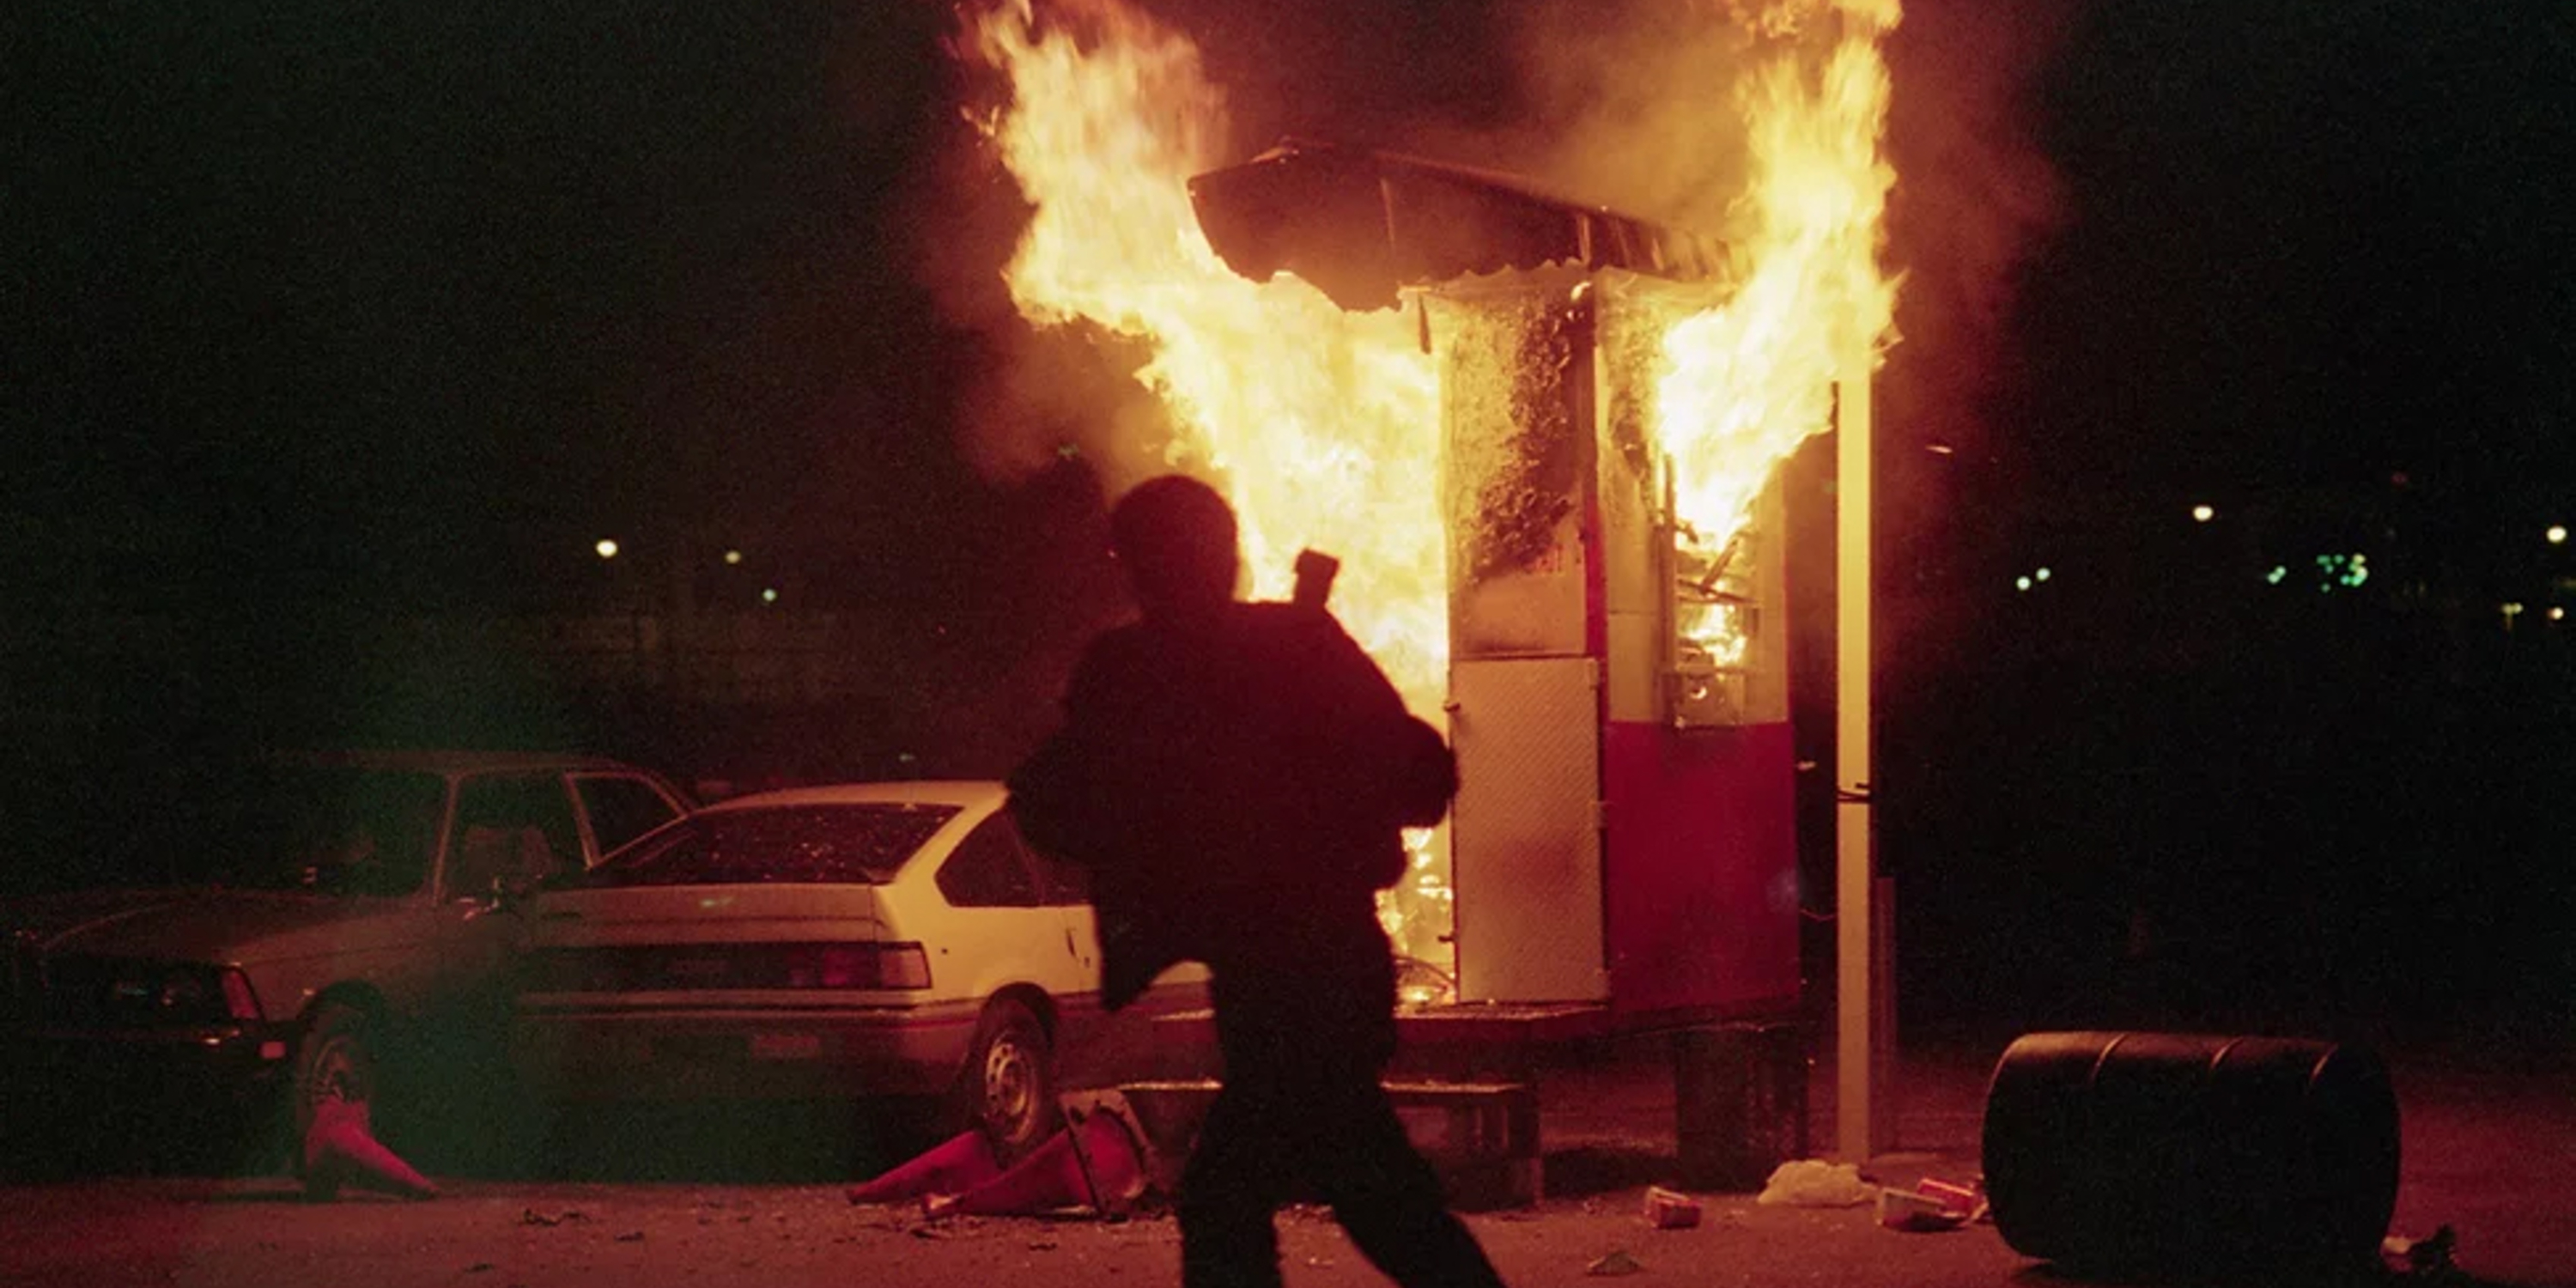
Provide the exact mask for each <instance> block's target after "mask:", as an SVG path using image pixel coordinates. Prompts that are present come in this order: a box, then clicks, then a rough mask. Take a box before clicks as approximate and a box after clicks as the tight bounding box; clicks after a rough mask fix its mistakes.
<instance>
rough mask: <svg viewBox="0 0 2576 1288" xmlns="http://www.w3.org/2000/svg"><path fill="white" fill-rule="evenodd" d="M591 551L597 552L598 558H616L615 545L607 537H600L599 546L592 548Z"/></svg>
mask: <svg viewBox="0 0 2576 1288" xmlns="http://www.w3.org/2000/svg"><path fill="white" fill-rule="evenodd" d="M591 549H593V550H596V551H598V552H599V557H600V558H602V559H614V558H616V557H617V543H616V542H615V541H613V540H611V539H609V538H607V537H601V538H600V539H599V544H598V545H595V546H592V547H591Z"/></svg>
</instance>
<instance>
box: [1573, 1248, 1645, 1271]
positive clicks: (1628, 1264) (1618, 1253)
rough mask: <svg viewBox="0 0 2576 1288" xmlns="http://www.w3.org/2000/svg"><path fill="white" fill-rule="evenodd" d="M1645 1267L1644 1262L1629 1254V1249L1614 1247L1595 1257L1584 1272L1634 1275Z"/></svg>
mask: <svg viewBox="0 0 2576 1288" xmlns="http://www.w3.org/2000/svg"><path fill="white" fill-rule="evenodd" d="M1645 1268H1646V1267H1645V1265H1644V1264H1643V1263H1641V1262H1639V1261H1638V1260H1637V1259H1636V1258H1635V1257H1632V1256H1629V1255H1628V1251H1627V1249H1625V1248H1612V1249H1611V1250H1610V1251H1608V1252H1605V1253H1603V1254H1601V1255H1600V1256H1598V1257H1595V1258H1593V1259H1592V1263H1591V1264H1590V1265H1587V1266H1585V1267H1584V1268H1583V1273H1585V1274H1587V1275H1633V1274H1636V1273H1638V1272H1640V1271H1642V1270H1644V1269H1645Z"/></svg>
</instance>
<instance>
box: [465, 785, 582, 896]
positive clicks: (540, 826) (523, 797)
mask: <svg viewBox="0 0 2576 1288" xmlns="http://www.w3.org/2000/svg"><path fill="white" fill-rule="evenodd" d="M455 827H456V831H455V834H454V835H453V836H452V837H451V838H450V841H449V848H448V856H447V874H446V880H445V882H444V888H443V889H442V890H441V891H440V897H442V898H446V899H470V898H474V897H477V896H480V895H484V894H488V893H490V892H491V891H492V888H493V883H494V882H496V881H498V882H501V883H503V884H504V885H505V886H506V887H509V888H519V887H524V886H527V885H531V884H534V883H535V882H537V881H541V880H544V879H545V878H547V877H550V876H553V875H554V874H555V873H557V872H562V871H566V870H568V869H572V868H578V867H579V866H580V865H581V832H580V829H579V828H578V826H577V825H576V824H575V823H574V821H573V814H572V797H571V795H570V794H569V793H568V792H566V790H565V788H564V782H563V779H561V778H559V777H557V776H556V775H553V774H486V775H480V776H477V777H474V778H469V779H466V780H465V783H464V785H463V786H462V787H460V788H458V789H457V793H456V824H455Z"/></svg>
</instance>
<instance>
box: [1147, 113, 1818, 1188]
mask: <svg viewBox="0 0 2576 1288" xmlns="http://www.w3.org/2000/svg"><path fill="white" fill-rule="evenodd" d="M1190 195H1191V199H1192V204H1193V207H1194V209H1195V211H1196V213H1197V215H1198V219H1199V223H1200V225H1201V227H1202V229H1203V230H1204V231H1205V233H1206V235H1207V238H1208V241H1209V243H1210V245H1211V247H1212V248H1213V249H1214V250H1215V251H1216V253H1217V254H1218V255H1219V256H1220V257H1222V258H1223V259H1224V260H1225V262H1226V263H1227V265H1228V266H1230V267H1231V268H1233V269H1234V270H1235V271H1236V272H1238V273H1241V274H1242V275H1244V276H1246V277H1248V278H1252V279H1254V280H1256V281H1259V280H1267V279H1268V278H1270V277H1271V276H1272V275H1273V274H1276V273H1279V272H1283V271H1285V272H1291V273H1294V274H1295V275H1296V276H1298V277H1300V278H1303V279H1305V280H1306V281H1307V282H1309V283H1311V284H1313V285H1314V286H1316V287H1317V288H1319V289H1321V290H1322V291H1323V292H1324V293H1325V294H1327V295H1328V296H1330V297H1331V298H1332V299H1333V300H1334V301H1335V302H1336V303H1337V304H1340V305H1341V306H1343V307H1344V308H1349V309H1373V308H1383V307H1386V306H1389V305H1395V306H1399V307H1409V308H1410V309H1411V310H1412V311H1413V312H1414V314H1415V323H1416V328H1417V332H1418V339H1419V344H1420V346H1421V348H1422V349H1423V351H1424V352H1426V353H1429V354H1430V355H1432V363H1433V367H1434V370H1435V372H1436V376H1437V384H1438V398H1437V406H1438V408H1439V412H1438V415H1439V424H1438V425H1437V427H1436V429H1437V432H1438V434H1439V438H1440V459H1441V462H1442V464H1441V482H1440V490H1441V493H1442V498H1441V514H1442V520H1443V523H1444V527H1445V529H1446V533H1447V547H1448V548H1447V556H1448V558H1447V567H1448V644H1449V652H1448V657H1449V662H1448V676H1447V681H1448V699H1447V702H1446V704H1445V712H1446V714H1447V716H1448V721H1449V728H1450V734H1451V738H1452V741H1453V742H1454V744H1455V745H1456V747H1457V751H1458V756H1459V761H1460V770H1461V779H1462V782H1463V786H1462V789H1461V792H1460V795H1459V797H1458V799H1457V802H1456V805H1455V809H1454V811H1453V814H1452V818H1451V822H1450V824H1449V825H1448V827H1447V829H1446V837H1445V843H1446V845H1447V846H1448V857H1449V871H1450V875H1449V883H1448V885H1449V894H1450V897H1451V899H1452V900H1453V901H1454V902H1453V905H1452V908H1451V912H1452V920H1451V927H1450V933H1449V935H1448V936H1447V944H1448V947H1449V948H1450V949H1451V950H1452V952H1453V954H1454V967H1455V979H1456V994H1455V999H1454V1001H1452V1002H1449V1003H1446V1004H1440V1005H1429V1006H1414V1007H1409V1008H1407V1011H1406V1013H1405V1014H1404V1015H1403V1016H1402V1017H1401V1021H1400V1022H1401V1023H1402V1024H1403V1026H1404V1029H1405V1038H1406V1043H1407V1046H1408V1048H1411V1049H1413V1050H1416V1051H1431V1052H1441V1051H1446V1052H1450V1053H1453V1054H1454V1053H1457V1052H1460V1051H1466V1052H1470V1053H1473V1054H1472V1055H1471V1057H1470V1063H1471V1064H1473V1065H1475V1066H1477V1067H1482V1068H1487V1069H1491V1068H1493V1067H1494V1066H1495V1065H1496V1064H1497V1063H1501V1064H1504V1065H1506V1066H1508V1064H1509V1063H1510V1055H1511V1053H1515V1052H1517V1053H1521V1054H1523V1055H1525V1054H1526V1052H1528V1051H1529V1050H1530V1049H1531V1048H1532V1047H1534V1046H1536V1045H1539V1044H1543V1043H1546V1042H1551V1041H1564V1040H1573V1039H1580V1038H1589V1037H1601V1036H1608V1035H1612V1034H1618V1033H1630V1032H1642V1031H1654V1030H1671V1031H1673V1032H1675V1033H1676V1034H1677V1035H1679V1037H1678V1038H1677V1040H1676V1043H1675V1056H1676V1064H1675V1071H1676V1078H1677V1090H1678V1091H1679V1093H1680V1098H1681V1100H1682V1102H1683V1103H1682V1106H1681V1115H1680V1118H1681V1122H1680V1125H1681V1127H1682V1135H1683V1137H1684V1139H1683V1142H1682V1143H1683V1152H1684V1163H1685V1168H1686V1170H1689V1171H1692V1172H1694V1173H1696V1174H1697V1175H1699V1176H1700V1177H1702V1178H1703V1179H1705V1180H1708V1181H1710V1182H1712V1183H1724V1182H1736V1181H1742V1180H1744V1179H1745V1178H1744V1176H1743V1175H1742V1174H1743V1172H1744V1170H1745V1169H1746V1168H1748V1167H1751V1168H1757V1169H1759V1170H1767V1168H1768V1166H1769V1164H1770V1163H1771V1162H1776V1161H1779V1158H1780V1157H1781V1156H1783V1155H1785V1154H1787V1153H1789V1152H1790V1151H1793V1150H1802V1149H1803V1148H1804V1139H1803V1134H1804V1126H1805V1121H1804V1117H1805V1116H1804V1098H1803V1092H1804V1065H1803V1058H1802V1056H1803V1043H1802V1042H1800V1041H1799V1040H1798V1038H1797V1035H1796V1033H1795V1031H1794V1029H1792V1028H1790V1027H1788V1026H1787V1025H1786V1024H1785V1021H1786V1019H1787V1018H1788V1017H1789V1016H1790V1015H1791V1014H1792V1013H1794V1011H1795V1010H1796V1007H1797V1000H1798V994H1799V986H1800V978H1799V975H1800V972H1799V946H1798V908H1799V892H1798V879H1797V848H1796V836H1795V826H1794V815H1795V811H1794V799H1793V798H1794V791H1793V778H1792V776H1793V774H1794V772H1795V767H1794V749H1793V744H1792V737H1791V729H1790V723H1789V711H1788V697H1787V675H1786V650H1785V647H1784V643H1785V641H1784V635H1785V631H1786V626H1787V613H1786V611H1785V603H1784V596H1785V591H1786V587H1785V579H1784V576H1783V558H1782V547H1781V541H1780V533H1781V530H1782V516H1781V504H1780V500H1779V495H1778V490H1777V488H1776V487H1765V488H1763V489H1762V491H1761V492H1760V493H1759V494H1758V496H1757V497H1756V498H1754V501H1753V504H1752V506H1751V508H1750V514H1749V517H1748V519H1747V520H1746V521H1745V522H1744V523H1742V525H1741V526H1740V527H1738V528H1736V529H1735V530H1734V531H1733V532H1732V533H1731V534H1729V535H1727V536H1725V537H1724V538H1723V539H1722V540H1718V541H1715V542H1711V541H1709V540H1707V539H1706V538H1707V537H1708V536H1709V534H1704V533H1697V532H1693V531H1691V530H1689V528H1688V525H1687V524H1686V523H1685V522H1684V521H1683V520H1682V518H1681V517H1680V516H1679V515H1678V513H1677V510H1676V506H1675V503H1674V489H1675V483H1674V476H1673V468H1672V465H1671V463H1670V461H1668V460H1667V459H1666V458H1665V457H1664V456H1663V455H1662V454H1661V450H1660V448H1659V447H1658V437H1657V435H1656V433H1655V432H1654V421H1653V418H1654V416H1655V400H1656V395H1657V383H1656V382H1657V376H1658V372H1659V370H1660V366H1659V363H1660V361H1661V349H1660V343H1661V341H1662V339H1663V337H1664V335H1665V333H1666V332H1667V331H1668V330H1669V329H1670V327H1671V326H1672V325H1673V323H1674V322H1675V321H1676V320H1678V319H1680V318H1682V317H1685V316H1688V315H1690V314H1691V313H1693V312H1695V311H1698V310H1701V309H1704V308H1706V307H1707V306H1708V304H1709V301H1710V299H1711V298H1712V296H1713V295H1716V294H1718V293H1720V292H1722V291H1723V290H1724V289H1725V285H1724V284H1723V283H1719V282H1715V281H1712V280H1711V279H1712V277H1713V276H1714V273H1715V264H1716V257H1715V256H1714V255H1713V254H1712V253H1711V252H1710V248H1709V247H1707V246H1706V245H1704V244H1703V243H1701V242H1699V241H1698V240H1696V239H1695V238H1692V237H1690V236H1688V235H1686V234H1683V233H1680V232H1678V231H1676V230H1672V229H1667V228H1660V227H1657V226H1655V225H1652V224H1649V223H1646V222H1644V221H1641V220H1637V219H1634V218H1630V217H1627V216H1624V215H1621V214H1618V213H1616V212H1613V211H1609V210H1605V209H1601V208H1597V207H1587V206H1582V205H1578V204H1574V203H1570V202H1566V201H1562V200H1559V199H1556V198H1553V197H1550V196H1548V195H1546V194H1543V193H1541V192H1538V191H1536V190H1535V189H1532V188H1530V187H1529V186H1527V185H1525V184H1523V183H1521V182H1519V181H1517V180H1514V179H1511V178H1509V177H1507V176H1501V175H1495V174H1489V173H1485V172H1481V171H1475V170H1468V169H1464V168H1461V167H1456V166H1449V165H1443V164H1438V163H1433V162H1428V161H1422V160H1417V159H1413V158H1408V157H1400V156H1393V155H1389V154H1384V153H1377V152H1366V151H1358V150H1351V149H1343V148H1336V147H1329V146H1319V145H1314V144H1305V143H1297V142H1293V141H1292V142H1290V143H1287V144H1283V145H1282V146H1280V147H1278V148H1275V149H1273V150H1271V151H1269V152H1266V153H1264V154H1262V155H1261V156H1259V157H1256V158H1254V159H1253V160H1251V161H1249V162H1246V163H1244V164H1242V165H1238V166H1234V167H1230V168H1227V169H1223V170H1217V171H1213V172H1209V173H1205V174H1201V175H1199V176H1197V177H1195V178H1194V179H1192V180H1191V182H1190ZM1424 428H1425V432H1426V433H1428V432H1431V431H1432V429H1433V427H1431V426H1425V427H1424ZM1431 843H1432V844H1439V843H1440V841H1438V840H1434V841H1433V842H1431ZM1747 1021H1755V1022H1754V1023H1746V1022H1747ZM1719 1066H1727V1067H1719ZM1747 1075H1751V1076H1747ZM1720 1085H1723V1086H1725V1087H1728V1088H1731V1091H1730V1092H1728V1093H1726V1094H1723V1095H1721V1094H1720V1093H1718V1092H1717V1091H1715V1090H1713V1088H1715V1087H1717V1086H1720ZM1720 1101H1723V1102H1724V1103H1719V1102H1720ZM1695 1124H1696V1127H1697V1128H1701V1129H1705V1130H1695ZM1694 1135H1699V1136H1701V1137H1703V1139H1699V1140H1694V1139H1692V1138H1693V1137H1694ZM1750 1179H1751V1180H1754V1181H1758V1179H1759V1175H1758V1173H1757V1174H1756V1175H1754V1176H1753V1177H1751V1178H1750Z"/></svg>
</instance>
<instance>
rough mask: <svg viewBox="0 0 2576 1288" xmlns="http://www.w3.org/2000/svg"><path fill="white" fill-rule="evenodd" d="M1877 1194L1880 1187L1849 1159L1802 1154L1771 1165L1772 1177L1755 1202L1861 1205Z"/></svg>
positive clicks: (1775, 1204)
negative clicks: (1831, 1159) (1862, 1175)
mask: <svg viewBox="0 0 2576 1288" xmlns="http://www.w3.org/2000/svg"><path fill="white" fill-rule="evenodd" d="M1877 1197H1878V1187H1877V1186H1875V1185H1872V1184H1870V1183H1869V1182H1867V1181H1864V1180H1862V1179H1861V1178H1860V1168H1859V1167H1857V1166H1855V1165H1853V1164H1850V1163H1828V1162H1825V1161H1824V1160H1822V1159H1815V1158H1801V1159H1794V1160H1791V1161H1789V1162H1786V1163H1782V1164H1781V1165H1779V1166H1778V1167H1775V1168H1773V1169H1771V1178H1770V1179H1769V1180H1768V1181H1765V1182H1764V1183H1763V1186H1762V1193H1760V1194H1758V1195H1756V1196H1755V1197H1754V1199H1753V1201H1754V1202H1756V1203H1760V1204H1764V1205H1767V1206H1778V1205H1783V1204H1785V1205H1787V1206H1789V1207H1859V1206H1860V1205H1862V1204H1864V1203H1867V1202H1869V1201H1870V1200H1872V1199H1875V1198H1877Z"/></svg>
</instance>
